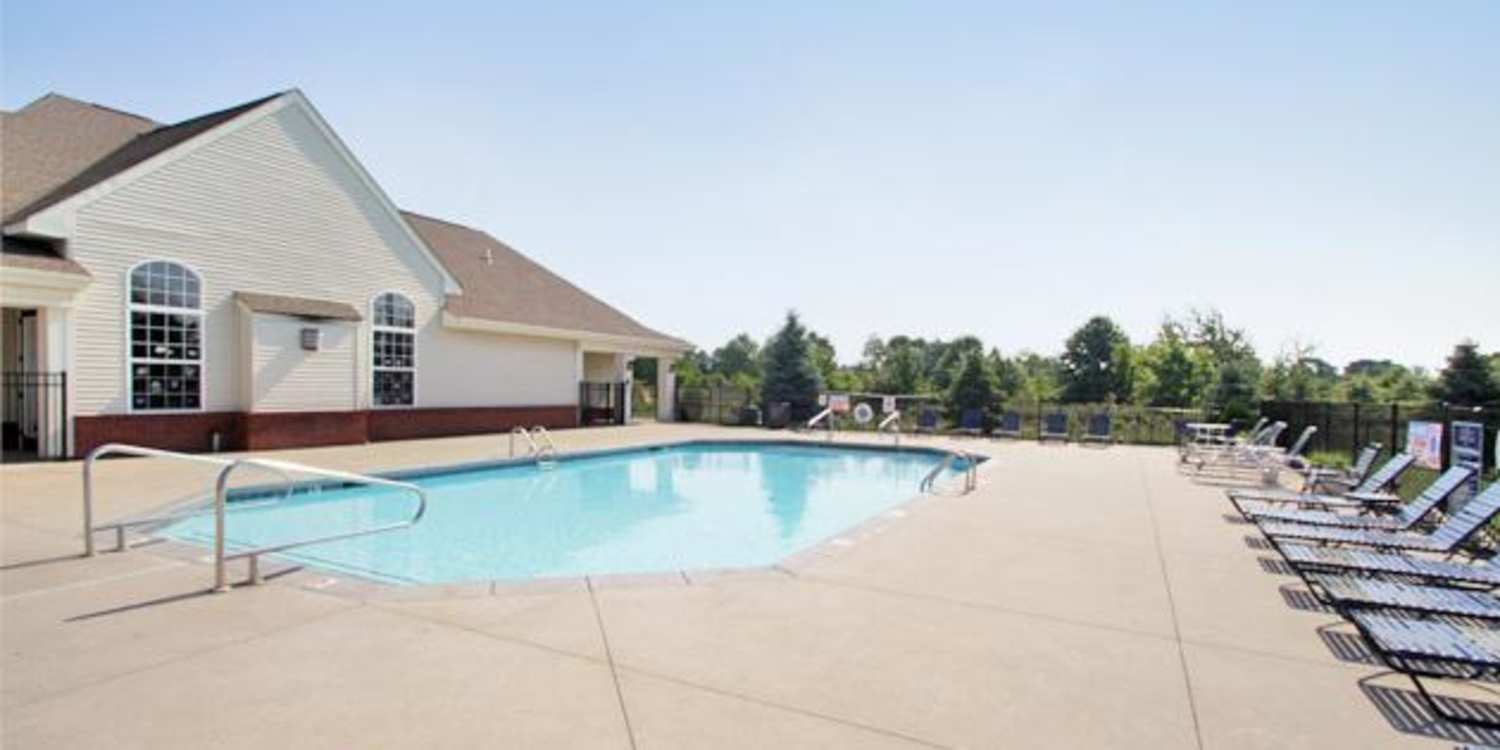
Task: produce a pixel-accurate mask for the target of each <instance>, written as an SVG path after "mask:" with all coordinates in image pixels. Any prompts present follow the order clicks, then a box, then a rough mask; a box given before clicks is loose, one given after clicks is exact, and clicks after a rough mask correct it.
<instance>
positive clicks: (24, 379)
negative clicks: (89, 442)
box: [0, 371, 68, 461]
mask: <svg viewBox="0 0 1500 750" xmlns="http://www.w3.org/2000/svg"><path fill="white" fill-rule="evenodd" d="M67 414H68V374H67V373H66V372H13V371H7V372H4V373H0V448H3V451H0V452H3V455H4V458H5V460H6V461H14V460H24V459H29V458H42V457H46V458H57V459H62V458H66V457H67V454H68V420H67Z"/></svg>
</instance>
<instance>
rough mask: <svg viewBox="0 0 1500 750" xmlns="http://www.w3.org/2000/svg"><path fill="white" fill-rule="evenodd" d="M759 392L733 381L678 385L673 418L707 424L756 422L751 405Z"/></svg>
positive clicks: (755, 415)
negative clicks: (730, 382)
mask: <svg viewBox="0 0 1500 750" xmlns="http://www.w3.org/2000/svg"><path fill="white" fill-rule="evenodd" d="M759 398H760V394H759V393H757V392H755V391H754V390H753V389H750V388H741V387H738V386H733V385H705V386H679V387H678V388H677V420H678V421H680V422H707V423H710V424H723V425H743V424H756V423H757V422H758V421H759V420H758V417H759V415H758V414H756V413H755V412H754V410H753V409H752V407H754V406H755V405H756V402H757V401H758V400H759Z"/></svg>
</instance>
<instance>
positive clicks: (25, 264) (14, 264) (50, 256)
mask: <svg viewBox="0 0 1500 750" xmlns="http://www.w3.org/2000/svg"><path fill="white" fill-rule="evenodd" d="M0 267H4V268H27V269H31V270H33V271H55V272H57V273H70V274H74V275H77V276H88V275H89V272H88V271H85V270H83V266H80V265H78V263H76V262H75V261H73V260H71V259H68V258H64V257H62V256H61V255H58V254H57V251H55V250H53V249H52V246H51V245H49V244H47V243H45V242H41V241H38V240H27V239H22V238H20V237H6V238H4V240H3V241H0Z"/></svg>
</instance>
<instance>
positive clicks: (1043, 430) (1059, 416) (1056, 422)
mask: <svg viewBox="0 0 1500 750" xmlns="http://www.w3.org/2000/svg"><path fill="white" fill-rule="evenodd" d="M1036 438H1037V440H1038V441H1040V442H1043V443H1045V442H1047V441H1048V440H1061V441H1063V442H1064V443H1066V442H1068V413H1067V412H1062V411H1055V412H1052V413H1051V414H1045V415H1043V416H1042V424H1041V427H1040V429H1039V430H1038V431H1037V436H1036Z"/></svg>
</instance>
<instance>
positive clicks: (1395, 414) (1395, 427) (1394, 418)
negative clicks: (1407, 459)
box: [1390, 402, 1401, 456]
mask: <svg viewBox="0 0 1500 750" xmlns="http://www.w3.org/2000/svg"><path fill="white" fill-rule="evenodd" d="M1400 425H1401V405H1400V404H1398V403H1395V402H1392V403H1391V446H1390V448H1391V455H1393V456H1394V455H1396V453H1398V452H1399V449H1398V448H1397V447H1396V438H1397V436H1398V435H1399V434H1400V433H1399V432H1398V431H1399V430H1400V429H1401V427H1400Z"/></svg>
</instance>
